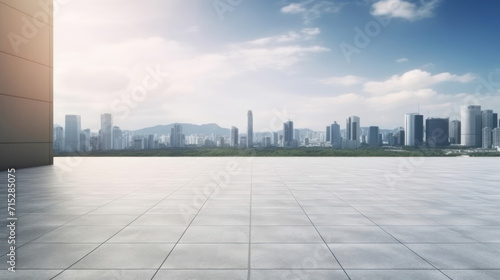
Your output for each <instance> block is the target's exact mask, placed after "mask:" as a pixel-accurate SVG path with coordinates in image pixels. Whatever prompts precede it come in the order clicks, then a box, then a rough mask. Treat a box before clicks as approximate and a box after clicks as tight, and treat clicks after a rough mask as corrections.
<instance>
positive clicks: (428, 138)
mask: <svg viewBox="0 0 500 280" xmlns="http://www.w3.org/2000/svg"><path fill="white" fill-rule="evenodd" d="M449 133H450V121H449V119H439V118H430V119H427V120H425V143H426V144H427V146H431V147H441V146H447V145H449V144H450V142H449V141H448V139H449Z"/></svg>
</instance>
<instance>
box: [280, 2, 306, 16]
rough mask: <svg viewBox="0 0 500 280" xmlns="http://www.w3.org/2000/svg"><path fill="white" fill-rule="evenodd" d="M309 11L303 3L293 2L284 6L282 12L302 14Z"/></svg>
mask: <svg viewBox="0 0 500 280" xmlns="http://www.w3.org/2000/svg"><path fill="white" fill-rule="evenodd" d="M305 11H307V10H306V9H305V8H304V7H303V5H302V4H301V3H291V4H289V5H287V6H285V7H283V8H281V12H282V13H284V14H300V13H303V12H305Z"/></svg>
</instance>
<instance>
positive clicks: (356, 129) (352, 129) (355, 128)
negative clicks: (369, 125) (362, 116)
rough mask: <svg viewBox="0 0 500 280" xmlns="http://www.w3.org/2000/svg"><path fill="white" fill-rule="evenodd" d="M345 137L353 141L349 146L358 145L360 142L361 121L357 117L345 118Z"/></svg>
mask: <svg viewBox="0 0 500 280" xmlns="http://www.w3.org/2000/svg"><path fill="white" fill-rule="evenodd" d="M345 129H346V130H345V137H346V139H347V140H349V141H351V142H352V141H354V142H353V143H352V145H351V146H354V147H359V146H360V144H361V123H360V121H359V117H356V116H351V117H348V118H347V119H346V125H345Z"/></svg>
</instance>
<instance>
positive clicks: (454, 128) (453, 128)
mask: <svg viewBox="0 0 500 280" xmlns="http://www.w3.org/2000/svg"><path fill="white" fill-rule="evenodd" d="M449 136H450V144H460V137H461V123H460V121H451V123H450V132H449Z"/></svg>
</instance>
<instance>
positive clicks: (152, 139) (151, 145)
mask: <svg viewBox="0 0 500 280" xmlns="http://www.w3.org/2000/svg"><path fill="white" fill-rule="evenodd" d="M148 149H150V150H153V149H155V136H154V135H152V134H150V135H148Z"/></svg>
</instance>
